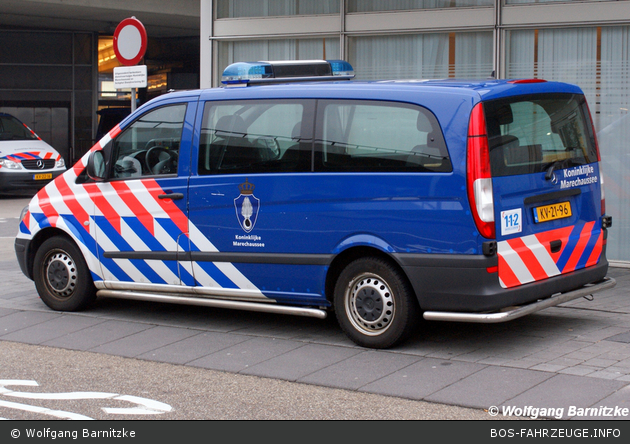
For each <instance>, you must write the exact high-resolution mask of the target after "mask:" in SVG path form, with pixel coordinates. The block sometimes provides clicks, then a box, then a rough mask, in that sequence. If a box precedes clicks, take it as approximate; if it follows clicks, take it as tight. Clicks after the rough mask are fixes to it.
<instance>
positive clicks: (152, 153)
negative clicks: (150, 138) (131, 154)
mask: <svg viewBox="0 0 630 444" xmlns="http://www.w3.org/2000/svg"><path fill="white" fill-rule="evenodd" d="M176 159H177V157H176V156H175V153H173V152H172V151H171V150H169V149H168V148H165V147H163V146H158V145H155V146H153V147H151V148H149V150H148V151H147V153H146V155H145V157H144V163H145V165H146V167H147V169H148V170H149V171H150V172H151V174H170V173H174V172H176V171H177V160H176Z"/></svg>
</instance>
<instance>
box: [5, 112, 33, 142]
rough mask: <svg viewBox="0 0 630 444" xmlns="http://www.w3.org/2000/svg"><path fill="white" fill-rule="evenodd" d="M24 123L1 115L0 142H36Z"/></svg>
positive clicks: (6, 115)
mask: <svg viewBox="0 0 630 444" xmlns="http://www.w3.org/2000/svg"><path fill="white" fill-rule="evenodd" d="M36 139H37V136H36V135H35V134H33V133H32V132H31V131H29V130H28V129H27V128H26V127H25V126H24V124H23V123H22V122H20V121H19V120H18V119H16V118H15V117H13V116H9V115H8V114H3V115H0V140H36Z"/></svg>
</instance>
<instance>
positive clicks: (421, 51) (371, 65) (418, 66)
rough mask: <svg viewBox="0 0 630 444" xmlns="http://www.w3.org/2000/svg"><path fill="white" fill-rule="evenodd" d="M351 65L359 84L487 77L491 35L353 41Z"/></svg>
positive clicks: (440, 34) (388, 37) (408, 36)
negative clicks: (363, 81)
mask: <svg viewBox="0 0 630 444" xmlns="http://www.w3.org/2000/svg"><path fill="white" fill-rule="evenodd" d="M348 48H349V49H348V57H347V59H348V61H349V62H350V64H351V65H352V66H353V67H354V69H355V73H356V78H357V79H359V80H377V79H405V78H406V79H441V78H445V77H488V76H490V74H491V73H492V32H487V31H482V32H457V33H455V32H453V33H435V34H408V35H387V36H374V37H352V38H350V39H349V41H348Z"/></svg>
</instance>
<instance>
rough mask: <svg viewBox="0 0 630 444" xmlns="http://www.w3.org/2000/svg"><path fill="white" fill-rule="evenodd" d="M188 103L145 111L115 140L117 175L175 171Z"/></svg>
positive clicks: (115, 175) (159, 173)
mask: <svg viewBox="0 0 630 444" xmlns="http://www.w3.org/2000/svg"><path fill="white" fill-rule="evenodd" d="M185 115H186V105H185V104H179V105H171V106H164V107H162V108H158V109H156V110H153V111H151V112H148V113H147V114H144V115H142V116H141V117H140V118H138V119H137V120H136V121H134V122H133V123H132V124H131V125H130V126H129V127H128V128H127V129H125V131H123V132H122V133H121V134H120V135H119V136H118V137H116V139H115V140H114V141H113V159H114V171H113V177H114V178H128V177H130V178H136V177H142V176H154V175H161V174H176V173H177V162H178V158H179V144H180V141H181V137H182V130H183V128H184V116H185Z"/></svg>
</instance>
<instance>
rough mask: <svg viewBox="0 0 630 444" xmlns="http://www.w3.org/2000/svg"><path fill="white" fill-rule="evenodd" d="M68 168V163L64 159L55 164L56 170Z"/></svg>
mask: <svg viewBox="0 0 630 444" xmlns="http://www.w3.org/2000/svg"><path fill="white" fill-rule="evenodd" d="M65 166H66V162H64V160H63V157H61V158H60V159H59V160H58V161H57V162H55V168H64V167H65Z"/></svg>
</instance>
